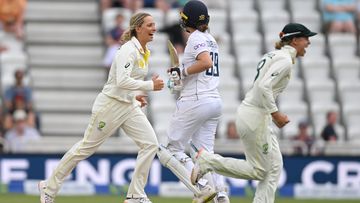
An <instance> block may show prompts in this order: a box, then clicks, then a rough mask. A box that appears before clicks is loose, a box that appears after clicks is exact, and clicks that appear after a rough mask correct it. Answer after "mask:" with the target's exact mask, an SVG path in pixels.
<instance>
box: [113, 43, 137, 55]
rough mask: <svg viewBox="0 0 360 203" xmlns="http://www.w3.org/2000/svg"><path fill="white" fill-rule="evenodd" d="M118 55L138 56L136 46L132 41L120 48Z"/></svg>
mask: <svg viewBox="0 0 360 203" xmlns="http://www.w3.org/2000/svg"><path fill="white" fill-rule="evenodd" d="M116 54H118V55H119V54H121V55H124V54H125V55H132V54H136V46H135V45H134V43H132V42H131V41H128V42H126V43H124V44H123V45H121V46H120V47H119V48H118V50H117V52H116Z"/></svg>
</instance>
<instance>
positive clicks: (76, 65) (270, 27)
mask: <svg viewBox="0 0 360 203" xmlns="http://www.w3.org/2000/svg"><path fill="white" fill-rule="evenodd" d="M227 3H228V6H227V7H226V8H211V9H209V13H210V16H211V18H210V31H211V33H212V34H214V35H215V37H216V38H217V40H218V42H219V46H220V52H221V57H220V63H221V65H220V68H221V73H220V77H221V84H220V87H219V91H220V93H221V95H222V98H223V101H224V109H223V115H222V118H221V121H220V124H219V129H218V134H217V135H218V137H219V138H220V139H219V140H220V141H219V142H221V144H220V145H221V146H222V144H224V143H226V139H225V137H226V136H225V131H226V124H227V122H228V121H230V120H234V119H235V113H234V112H235V111H236V108H237V106H238V105H239V103H240V102H241V98H243V97H244V95H245V93H246V91H247V90H248V89H249V88H250V87H251V85H252V83H253V80H254V78H255V75H256V67H257V63H258V61H259V59H260V57H261V55H262V54H263V53H264V52H267V51H270V50H273V49H274V43H275V42H276V41H278V40H279V37H278V34H279V32H280V31H281V29H282V27H283V26H284V25H285V24H286V23H288V22H299V23H303V24H305V25H306V26H307V27H309V28H310V29H311V30H313V31H316V32H318V35H316V36H315V37H312V38H310V41H311V45H310V46H309V47H308V48H307V49H306V57H304V58H303V59H301V60H298V61H297V62H296V66H295V67H294V69H293V74H292V79H291V82H290V84H289V86H288V88H287V90H285V93H284V94H282V95H281V96H280V97H279V99H278V104H279V108H280V110H281V111H284V112H285V113H286V114H288V116H289V117H290V119H291V123H290V124H289V125H288V126H286V127H285V128H284V129H283V130H282V131H281V134H282V137H281V138H282V140H281V141H280V142H281V146H282V148H284V150H285V151H286V152H288V153H293V149H292V148H291V146H292V144H291V142H289V139H290V138H291V136H292V135H294V134H296V132H297V125H298V123H299V122H300V121H304V120H308V121H310V124H311V125H310V128H311V130H313V132H314V133H313V134H314V135H315V137H316V139H317V140H318V141H319V140H320V141H319V143H320V144H319V146H323V143H321V138H320V133H321V130H322V128H323V127H324V125H325V115H326V112H327V111H329V110H335V111H337V112H338V113H339V117H340V118H339V121H340V122H339V124H338V125H337V126H336V130H337V132H338V135H339V137H340V141H339V143H338V144H329V146H328V147H326V151H325V153H328V154H333V153H334V151H335V152H336V150H338V151H339V153H340V154H341V153H346V152H345V148H346V147H344V146H345V144H343V143H342V142H344V143H346V142H347V140H349V141H350V142H351V141H357V140H360V129H359V127H358V126H359V125H358V123H359V121H360V109H359V107H358V106H359V105H358V104H357V103H358V101H359V100H360V95H359V92H360V89H359V87H360V76H359V74H360V59H359V56H358V53H356V50H359V46H360V45H359V44H357V42H358V41H359V40H356V37H355V36H354V35H352V34H346V33H340V34H339V33H330V34H328V33H324V32H323V27H324V25H323V22H322V19H321V17H322V14H321V11H320V10H319V1H318V0H291V1H286V0H264V1H262V0H228V1H227ZM98 10H99V9H98V4H97V3H96V1H92V0H75V1H60V0H57V1H44V0H32V1H29V5H28V9H27V15H26V20H27V24H26V32H27V37H26V50H27V53H28V57H27V56H26V55H24V54H14V53H12V54H10V55H6V54H3V55H2V56H1V60H2V67H3V68H2V69H3V76H2V84H10V82H11V81H10V80H9V78H10V77H9V75H10V74H12V73H13V70H14V67H16V66H21V65H23V64H26V63H28V64H29V66H30V70H31V71H30V75H31V78H32V82H31V84H32V86H33V88H34V99H35V104H36V108H37V109H39V111H40V113H41V115H42V126H43V128H42V132H43V133H44V135H45V136H54V135H70V136H72V135H73V136H81V135H82V133H83V130H84V128H85V127H86V124H87V121H88V118H89V117H88V116H89V112H90V108H91V107H90V106H91V104H92V99H93V98H95V96H96V94H97V93H98V92H99V90H100V89H101V87H102V85H103V84H104V82H105V80H106V76H105V73H104V70H103V68H102V64H101V61H102V57H103V53H104V44H103V41H104V39H103V36H102V33H104V32H106V31H108V30H109V29H110V28H111V27H112V26H113V22H114V18H115V16H116V14H117V13H121V14H123V15H124V17H125V20H124V22H125V23H126V24H127V23H128V21H129V18H130V16H131V12H130V11H129V10H126V9H119V8H116V9H109V10H106V11H104V13H102V14H100V13H99V11H98ZM142 11H145V12H149V13H151V14H152V15H153V16H154V18H155V21H156V24H157V29H158V30H159V29H160V28H161V27H162V26H164V25H169V24H171V23H174V22H177V21H178V14H179V10H178V9H171V10H170V11H169V12H167V13H166V14H165V13H163V12H162V11H160V10H157V9H153V8H144V9H143V10H142ZM125 27H127V25H125ZM1 36H2V35H1V33H0V40H1ZM167 39H168V37H167V35H165V34H162V33H157V34H156V36H155V38H154V42H152V43H150V44H149V48H150V49H151V51H152V56H151V57H150V70H151V71H150V74H153V73H156V74H159V75H160V77H162V78H163V79H164V80H165V81H166V80H167V78H168V76H167V73H166V68H167V67H169V66H170V60H169V56H168V52H167V46H166V41H167ZM11 46H13V47H14V49H18V50H22V46H23V45H19V44H16V43H12V45H11ZM180 57H181V56H180ZM4 61H5V62H6V63H5V64H4ZM4 74H6V75H8V76H7V77H5V78H4ZM224 78H225V79H224ZM65 94H66V96H64V97H62V98H60V99H58V100H56V99H54V98H57V97H56V95H65ZM76 95H82V98H81V99H76ZM175 98H176V96H175V95H172V94H170V92H169V91H168V90H167V89H165V90H164V91H160V92H151V93H150V94H149V100H150V105H149V107H148V109H147V111H148V112H149V114H148V116H149V118H150V119H151V122H152V124H153V125H154V128H155V131H156V132H157V133H158V135H159V137H160V140H162V141H164V139H165V138H166V131H167V128H168V124H169V121H170V118H171V115H172V113H173V111H174V109H175ZM164 101H166V102H164ZM65 102H72V103H73V105H65V104H64V103H65ZM64 126H66V127H64ZM224 145H225V144H224ZM332 150H334V151H332ZM350 151H351V150H350ZM349 153H354V151H351V152H349Z"/></svg>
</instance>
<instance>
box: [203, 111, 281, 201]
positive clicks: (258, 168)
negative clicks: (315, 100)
mask: <svg viewBox="0 0 360 203" xmlns="http://www.w3.org/2000/svg"><path fill="white" fill-rule="evenodd" d="M270 122H271V116H270V115H269V114H267V113H265V112H264V111H262V110H260V109H256V108H252V107H245V106H243V105H241V106H240V107H239V109H238V113H237V120H236V126H237V130H238V133H239V135H240V137H241V139H242V142H243V145H244V148H245V157H246V160H240V159H235V158H225V157H222V156H220V155H214V154H211V153H208V152H206V151H204V152H202V153H201V156H200V157H199V163H200V167H201V170H202V171H215V172H216V173H219V174H222V175H224V176H230V177H233V178H241V179H248V180H259V184H258V186H257V189H256V193H255V197H254V201H253V202H254V203H273V202H274V201H275V192H276V189H277V184H278V181H279V178H280V173H281V170H282V167H283V161H282V156H281V152H280V148H279V144H278V141H277V137H276V135H275V134H274V133H273V131H272V129H271V127H270V124H271V123H270Z"/></svg>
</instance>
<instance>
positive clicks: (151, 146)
mask: <svg viewBox="0 0 360 203" xmlns="http://www.w3.org/2000/svg"><path fill="white" fill-rule="evenodd" d="M158 148H159V144H158V142H157V141H156V142H155V141H154V142H148V143H146V144H144V145H143V149H146V150H147V151H152V152H154V153H156V152H157V151H158Z"/></svg>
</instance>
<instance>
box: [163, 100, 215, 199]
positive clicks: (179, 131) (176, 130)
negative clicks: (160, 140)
mask: <svg viewBox="0 0 360 203" xmlns="http://www.w3.org/2000/svg"><path fill="white" fill-rule="evenodd" d="M199 105H200V104H199V101H198V100H191V101H188V100H187V101H182V100H180V101H177V107H178V108H177V109H176V111H175V112H174V115H173V117H172V120H171V121H170V126H169V130H168V144H167V146H166V148H167V149H168V151H169V152H170V153H171V154H172V155H173V157H175V158H176V159H177V160H178V161H179V162H180V163H181V164H182V165H183V166H184V168H186V170H181V171H183V172H184V174H183V175H182V176H185V177H186V176H187V177H186V178H185V179H183V180H182V179H181V178H180V177H179V179H180V180H181V181H182V182H183V183H184V184H185V185H186V186H188V185H192V184H191V183H190V180H189V175H190V171H191V169H192V168H193V162H192V160H191V158H190V157H189V156H188V155H187V154H186V153H185V147H186V146H187V145H188V142H189V140H190V138H191V135H192V134H193V133H194V132H196V131H198V130H199V128H200V126H201V125H202V123H203V122H204V120H203V119H202V118H201V115H199V114H198V112H197V111H196V110H197V108H198V106H199ZM194 115H196V116H194ZM163 165H165V164H164V163H163ZM170 170H171V168H170ZM175 170H177V168H175V169H174V170H172V171H173V173H174V174H177V173H179V171H175ZM185 172H186V174H185ZM204 185H205V183H204ZM188 188H189V189H190V190H191V191H193V192H194V189H193V188H191V186H190V187H188ZM200 189H201V194H200V195H199V194H197V193H196V192H194V194H195V196H196V197H198V198H200V199H202V200H206V201H207V199H212V198H213V196H214V194H216V193H215V189H214V188H212V187H202V188H200ZM202 200H195V201H199V202H201V201H202Z"/></svg>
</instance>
